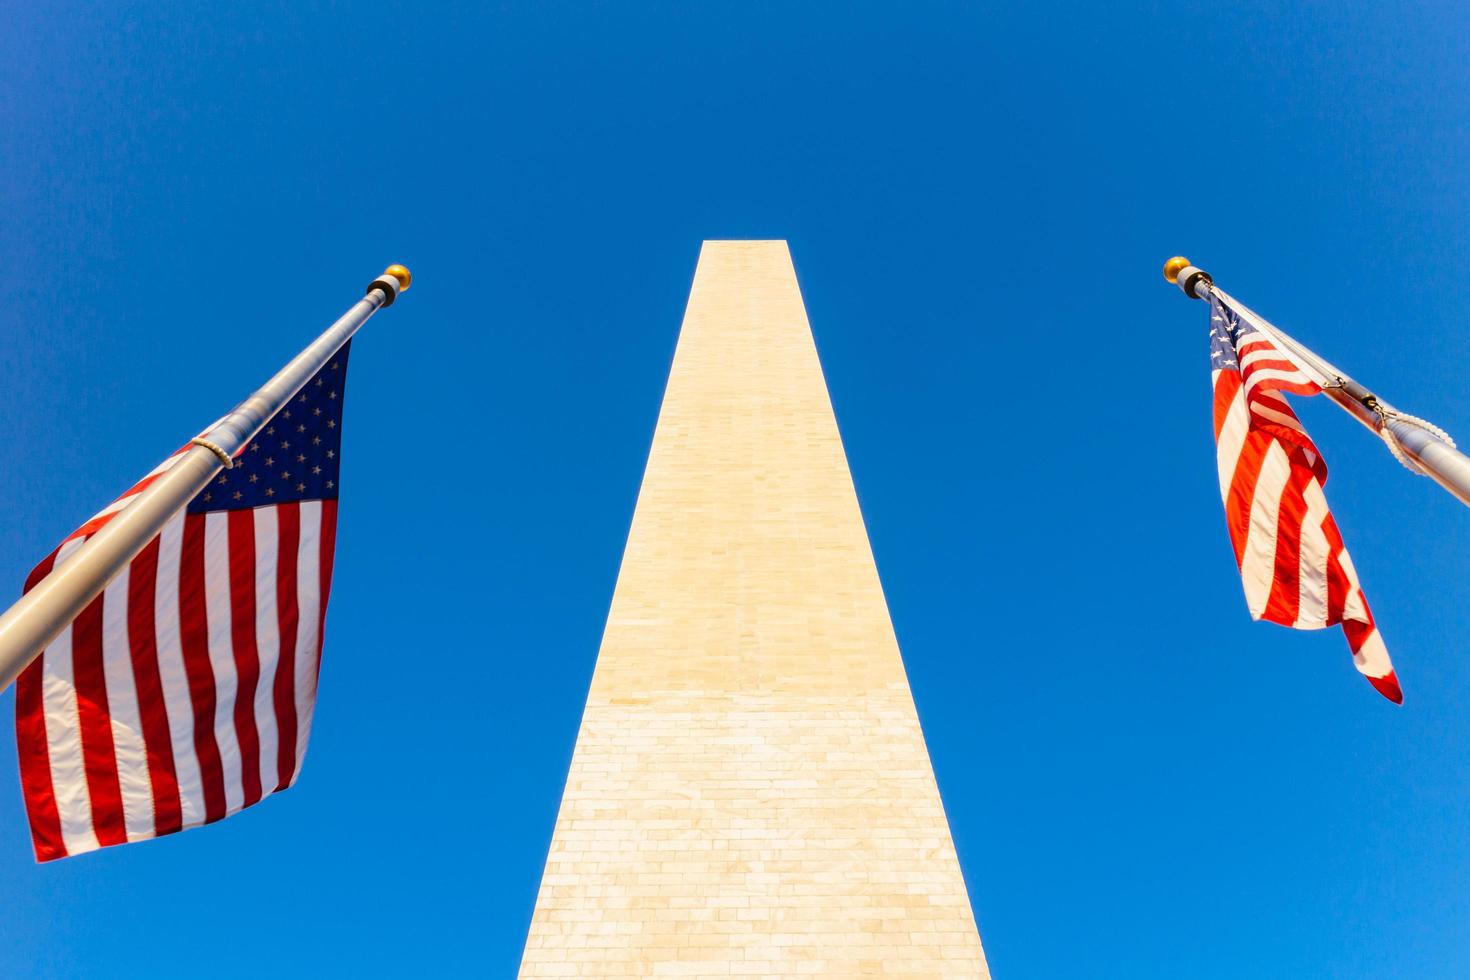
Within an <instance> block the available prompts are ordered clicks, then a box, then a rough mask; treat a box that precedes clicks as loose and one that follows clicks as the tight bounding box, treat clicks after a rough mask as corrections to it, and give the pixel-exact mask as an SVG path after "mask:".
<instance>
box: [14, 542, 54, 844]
mask: <svg viewBox="0 0 1470 980" xmlns="http://www.w3.org/2000/svg"><path fill="white" fill-rule="evenodd" d="M55 563H56V552H54V551H53V552H51V554H49V555H47V556H46V559H45V560H44V561H42V562H41V563H40V564H39V565H37V566H36V567H35V568H34V569H33V570H32V571H31V574H30V575H29V576H28V577H27V578H26V591H27V592H29V591H30V590H31V589H32V588H34V587H35V584H36V583H37V582H39V581H41V579H43V578H45V577H46V576H47V575H50V574H51V567H52V565H54V564H55ZM43 656H44V655H43ZM42 659H43V657H37V658H36V659H35V660H33V661H31V664H30V666H29V667H27V668H26V669H25V670H23V671H21V674H20V677H18V678H17V679H16V682H15V748H16V754H17V756H18V757H19V760H20V785H21V790H22V791H23V793H24V795H25V803H26V816H28V817H29V818H30V824H31V846H32V847H33V848H34V849H35V852H36V860H37V861H54V860H56V859H57V858H63V857H66V844H65V842H64V841H63V840H62V838H61V814H60V812H59V811H58V810H57V807H56V788H55V787H54V786H53V785H52V784H51V753H50V749H49V748H48V747H47V745H46V713H45V706H44V703H43V702H44V699H43V697H42V691H41V675H42V670H43V668H42V666H41V661H42Z"/></svg>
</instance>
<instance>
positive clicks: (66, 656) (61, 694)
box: [41, 538, 99, 854]
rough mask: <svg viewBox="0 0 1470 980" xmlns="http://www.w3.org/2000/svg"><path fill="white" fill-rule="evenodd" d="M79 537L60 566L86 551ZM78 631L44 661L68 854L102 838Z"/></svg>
mask: <svg viewBox="0 0 1470 980" xmlns="http://www.w3.org/2000/svg"><path fill="white" fill-rule="evenodd" d="M83 540H84V539H82V538H73V539H72V540H70V541H68V542H66V544H64V545H62V546H61V549H60V550H59V551H58V552H57V553H56V562H55V565H60V564H61V563H62V562H63V561H65V560H66V559H67V558H69V557H71V554H72V553H73V552H75V551H76V550H77V549H78V548H80V547H81V546H82V541H83ZM71 639H72V627H70V626H68V627H67V628H66V629H64V630H62V631H61V635H60V636H58V637H57V638H56V639H54V640H52V641H51V645H50V646H49V647H47V648H46V652H45V653H44V654H42V658H41V698H42V710H43V715H44V718H45V722H46V752H47V756H48V759H49V761H50V763H51V787H52V789H53V790H54V791H55V793H56V810H57V814H58V816H59V817H60V818H61V841H62V843H63V844H64V845H66V850H67V853H68V854H80V853H82V852H83V851H95V850H96V849H97V848H98V846H99V845H98V843H97V834H96V832H95V831H94V830H93V829H92V797H91V795H90V793H89V792H88V790H87V771H86V766H85V763H84V762H83V759H82V727H81V720H80V718H79V717H78V714H77V689H76V683H75V681H74V679H73V677H74V675H73V673H72V655H71Z"/></svg>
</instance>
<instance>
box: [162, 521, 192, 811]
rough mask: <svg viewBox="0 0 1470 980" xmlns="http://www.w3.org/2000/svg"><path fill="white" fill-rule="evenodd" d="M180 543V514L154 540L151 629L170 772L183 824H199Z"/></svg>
mask: <svg viewBox="0 0 1470 980" xmlns="http://www.w3.org/2000/svg"><path fill="white" fill-rule="evenodd" d="M183 547H184V514H183V513H182V512H180V513H179V514H177V515H175V516H174V517H173V518H172V519H170V520H169V522H168V523H167V524H165V525H164V526H163V532H162V533H161V534H160V535H159V539H158V582H157V585H156V586H155V588H154V593H153V628H154V630H155V631H156V632H157V634H158V674H159V678H160V682H161V683H162V685H163V706H164V710H165V711H166V712H167V713H168V734H169V741H170V742H172V743H173V752H174V776H175V778H177V779H178V781H179V806H180V810H181V813H182V817H183V823H184V826H185V827H197V826H199V825H200V824H202V823H204V784H203V782H202V780H201V778H200V775H199V757H198V756H197V755H196V754H195V751H194V699H193V698H192V697H191V696H190V694H189V675H188V673H186V672H185V670H184V648H183V645H182V642H181V641H180V638H179V559H180V556H181V554H182V551H183Z"/></svg>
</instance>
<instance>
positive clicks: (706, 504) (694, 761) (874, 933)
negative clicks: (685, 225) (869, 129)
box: [521, 241, 989, 980]
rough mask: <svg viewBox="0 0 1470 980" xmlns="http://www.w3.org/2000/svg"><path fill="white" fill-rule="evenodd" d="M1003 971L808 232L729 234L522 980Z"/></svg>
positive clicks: (559, 830)
mask: <svg viewBox="0 0 1470 980" xmlns="http://www.w3.org/2000/svg"><path fill="white" fill-rule="evenodd" d="M874 975H876V976H884V977H894V976H903V977H920V976H922V977H963V978H967V980H974V978H977V977H988V976H989V973H988V970H987V968H986V964H985V955H984V953H983V952H982V950H981V947H980V937H979V934H978V932H977V930H976V926H975V919H974V916H973V913H972V912H971V908H970V901H969V897H968V895H967V893H966V890H965V883H964V879H963V878H962V876H961V874H960V866H959V862H958V860H957V859H956V856H955V851H954V845H953V842H952V840H951V838H950V833H949V825H948V822H947V821H946V819H945V815H944V809H943V806H942V804H941V803H940V799H939V790H938V787H937V786H936V784H935V781H934V774H933V770H932V768H931V767H930V764H929V755H928V751H927V749H926V748H925V745H924V737H923V734H922V732H921V731H920V728H919V718H918V714H917V713H916V711H915V709H914V702H913V697H912V695H911V694H910V693H909V686H908V681H907V679H906V677H905V674H904V668H903V662H902V659H901V658H900V655H899V650H898V643H897V640H896V639H895V637H894V632H893V626H892V624H891V622H890V621H889V617H888V608H887V604H886V603H885V601H884V598H883V589H882V586H881V585H880V584H879V581H878V572H877V568H876V566H875V565H874V562H873V555H872V550H871V548H870V547H869V544H868V537H867V532H866V530H865V528H864V526H863V519H862V514H861V513H860V512H859V510H858V501H857V495H856V493H855V492H854V490H853V484H852V477H851V475H850V473H849V471H848V467H847V459H846V456H845V454H844V453H843V449H842V442H841V439H840V437H839V436H838V432H837V423H836V419H835V417H834V416H833V413H832V406H831V402H830V399H829V398H828V395H827V387H826V383H825V382H824V380H823V377H822V369H821V365H820V363H819V361H818V359H817V350H816V346H815V344H814V343H813V340H812V334H811V329H810V327H809V326H808V324H807V319H806V311H805V309H804V307H803V305H802V300H801V293H800V291H799V289H798V287H797V284H796V274H795V271H794V269H793V267H792V264H791V256H790V253H789V252H788V251H787V248H786V243H785V242H779V241H760V242H755V241H752V242H706V243H705V245H704V249H703V251H702V252H701V254H700V258H699V267H698V270H697V271H696V272H695V276H694V286H693V289H692V291H691V292H690V296H689V306H688V309H687V311H686V313H685V316H684V325H683V329H682V331H681V333H680V336H679V345H678V350H677V352H676V354H675V356H674V364H673V369H672V372H671V374H670V376H669V383H668V388H667V391H666V392H665V395H664V401H663V407H662V409H661V411H660V414H659V419H658V428H657V431H656V433H655V435H654V439H653V448H652V450H651V451H650V453H649V458H648V468H647V470H646V472H645V474H644V478H643V486H642V490H641V492H640V494H639V498H638V505H637V509H636V512H635V513H634V516H633V525H632V529H631V530H630V532H629V534H628V543H627V549H626V551H625V552H624V555H623V563H622V568H621V570H620V571H619V573H618V581H617V588H616V590H615V592H614V595H613V600H612V608H611V610H610V612H609V614H608V619H607V628H606V631H605V633H604V635H603V640H602V648H601V651H600V653H599V655H598V660H597V668H596V671H595V673H594V675H593V679H592V687H591V691H590V692H589V694H588V697H587V707H586V711H585V713H584V715H583V718H582V725H581V729H580V731H579V732H578V735H577V746H576V751H575V754H574V756H573V758H572V764H571V771H570V772H569V774H568V776H567V783H566V790H565V793H564V795H563V797H562V803H561V810H560V813H559V815H558V817H557V821H556V828H555V832H554V835H553V839H552V843H551V851H550V854H549V856H548V857H547V860H546V870H545V874H544V875H543V877H542V880H541V890H540V893H539V895H538V896H537V899H536V910H535V915H534V917H533V920H532V923H531V930H530V935H529V937H528V938H527V941H526V949H525V953H524V956H523V958H522V962H521V976H522V977H527V978H531V977H536V978H539V977H664V976H683V977H731V976H742V977H781V978H787V977H799V976H825V977H844V978H846V977H862V976H874Z"/></svg>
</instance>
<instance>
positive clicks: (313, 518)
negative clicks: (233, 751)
mask: <svg viewBox="0 0 1470 980" xmlns="http://www.w3.org/2000/svg"><path fill="white" fill-rule="evenodd" d="M321 553H322V503H321V501H320V500H303V501H302V502H301V544H300V547H299V549H298V550H297V553H296V607H297V609H298V610H299V612H300V615H299V617H298V618H297V622H296V770H295V772H293V773H292V774H291V783H292V785H295V783H296V777H297V776H299V775H300V774H301V760H302V759H303V758H304V757H305V756H306V743H307V740H308V739H309V738H310V737H311V716H312V713H313V712H314V711H315V710H316V663H317V656H318V654H319V653H320V651H319V650H318V649H317V643H318V640H319V637H318V636H317V633H318V631H319V627H318V622H319V618H320V610H321V606H320V604H319V603H320V601H321Z"/></svg>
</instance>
